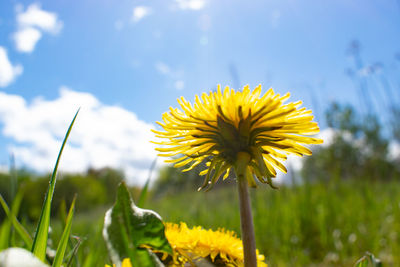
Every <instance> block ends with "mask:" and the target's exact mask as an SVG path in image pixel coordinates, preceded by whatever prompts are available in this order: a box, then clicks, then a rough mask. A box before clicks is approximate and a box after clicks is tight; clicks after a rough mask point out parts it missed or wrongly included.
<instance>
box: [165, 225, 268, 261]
mask: <svg viewBox="0 0 400 267" xmlns="http://www.w3.org/2000/svg"><path fill="white" fill-rule="evenodd" d="M165 235H166V237H167V239H168V242H169V243H170V245H171V247H172V249H173V251H174V255H173V264H172V265H171V266H184V264H185V263H187V262H189V263H190V262H195V261H196V260H198V259H200V258H208V257H209V258H210V259H211V261H212V262H213V263H218V266H243V244H242V240H241V239H239V238H237V237H236V234H235V233H234V232H233V231H226V230H224V229H218V230H217V231H213V230H206V229H203V228H202V227H200V226H196V227H193V228H191V229H190V228H188V226H187V225H186V224H185V223H180V224H174V223H166V224H165ZM257 260H258V266H259V267H266V266H267V264H266V263H265V262H264V260H265V257H264V255H261V254H258V251H257Z"/></svg>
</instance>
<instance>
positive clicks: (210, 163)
mask: <svg viewBox="0 0 400 267" xmlns="http://www.w3.org/2000/svg"><path fill="white" fill-rule="evenodd" d="M288 98H289V93H288V94H286V95H284V96H280V95H279V94H275V93H274V91H273V90H272V89H269V90H268V91H267V92H266V93H265V94H263V95H261V85H259V86H257V87H256V88H255V89H254V90H253V91H251V90H250V89H249V86H245V87H244V88H243V91H237V92H236V91H235V90H233V89H230V88H229V87H228V86H227V87H225V89H224V90H223V91H222V90H221V87H220V86H218V89H217V91H216V92H210V93H209V94H206V93H203V94H202V95H201V97H199V96H197V95H196V98H195V102H194V104H193V105H192V104H191V103H189V102H188V101H186V100H185V98H183V97H181V98H180V99H178V103H179V104H180V106H181V109H182V110H180V109H177V108H175V109H174V108H170V111H169V112H166V113H164V114H163V117H162V118H163V122H157V123H158V124H159V125H160V126H161V127H162V128H163V129H164V131H156V130H153V132H155V133H156V136H157V137H159V138H164V139H167V140H166V141H161V142H154V143H156V144H159V145H161V146H162V147H159V148H157V150H158V151H159V152H161V153H160V154H159V155H160V156H165V157H172V156H178V158H176V159H171V160H166V162H170V163H175V165H174V166H175V167H182V166H185V165H189V166H188V167H187V168H186V169H185V170H184V171H188V170H191V169H193V168H194V167H195V166H197V165H199V164H200V163H201V162H203V161H205V162H206V164H207V168H206V169H205V170H203V171H202V172H200V174H201V175H206V177H205V181H204V184H203V186H202V187H201V188H204V187H206V186H207V185H209V184H210V185H211V186H212V185H213V184H214V183H215V182H217V181H218V179H219V178H220V177H221V176H222V175H224V176H223V179H226V178H227V177H228V174H229V171H230V169H232V168H235V166H236V165H237V164H242V165H244V166H245V177H246V178H247V181H248V183H249V185H250V186H256V182H255V180H254V176H255V177H257V179H258V181H260V182H262V183H268V184H270V185H271V186H272V182H271V178H273V177H276V170H275V169H278V170H280V171H282V172H286V168H285V166H284V165H283V164H282V162H281V161H284V160H286V158H287V155H288V154H295V155H298V156H303V155H311V150H310V149H308V148H307V147H305V146H304V145H303V144H319V143H322V140H320V139H317V138H312V137H309V136H308V135H314V134H316V133H318V132H319V127H318V125H317V123H316V122H313V121H312V120H313V116H312V114H311V110H306V108H304V107H303V108H301V107H300V106H301V104H302V102H301V101H298V102H295V103H287V104H284V102H285V101H286V100H287V99H288Z"/></svg>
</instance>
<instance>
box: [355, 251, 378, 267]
mask: <svg viewBox="0 0 400 267" xmlns="http://www.w3.org/2000/svg"><path fill="white" fill-rule="evenodd" d="M354 267H382V263H381V261H380V260H379V259H377V258H375V256H374V255H373V254H371V253H369V252H367V253H365V255H364V256H363V257H362V258H361V259H359V260H358V261H357V262H356V264H355V265H354Z"/></svg>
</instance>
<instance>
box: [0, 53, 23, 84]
mask: <svg viewBox="0 0 400 267" xmlns="http://www.w3.org/2000/svg"><path fill="white" fill-rule="evenodd" d="M22 71H23V68H22V66H21V65H19V64H17V65H14V66H13V65H12V64H11V62H10V60H9V59H8V56H7V50H6V49H5V48H4V47H2V46H0V87H6V86H8V85H9V84H10V83H12V82H13V81H14V80H15V78H16V77H17V76H19V75H20V74H21V73H22Z"/></svg>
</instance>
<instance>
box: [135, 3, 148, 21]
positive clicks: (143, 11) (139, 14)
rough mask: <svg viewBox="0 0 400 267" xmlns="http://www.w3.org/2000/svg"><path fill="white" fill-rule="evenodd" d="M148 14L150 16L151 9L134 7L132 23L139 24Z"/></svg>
mask: <svg viewBox="0 0 400 267" xmlns="http://www.w3.org/2000/svg"><path fill="white" fill-rule="evenodd" d="M150 14H151V8H149V7H146V6H136V7H134V8H133V12H132V21H133V22H139V21H140V20H142V19H143V18H144V17H146V16H148V15H150Z"/></svg>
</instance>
